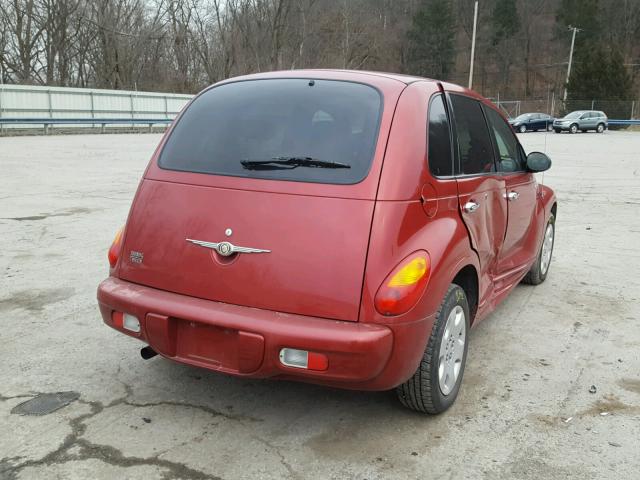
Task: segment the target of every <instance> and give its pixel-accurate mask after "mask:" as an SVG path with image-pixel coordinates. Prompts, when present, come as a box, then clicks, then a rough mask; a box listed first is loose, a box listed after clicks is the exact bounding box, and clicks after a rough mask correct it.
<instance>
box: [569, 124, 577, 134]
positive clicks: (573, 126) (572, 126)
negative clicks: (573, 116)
mask: <svg viewBox="0 0 640 480" xmlns="http://www.w3.org/2000/svg"><path fill="white" fill-rule="evenodd" d="M569 132H570V133H578V125H577V124H576V123H574V124H572V125H571V126H570V127H569Z"/></svg>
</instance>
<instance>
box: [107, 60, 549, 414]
mask: <svg viewBox="0 0 640 480" xmlns="http://www.w3.org/2000/svg"><path fill="white" fill-rule="evenodd" d="M550 165H551V161H550V160H549V158H548V157H547V156H546V155H544V154H542V153H539V152H533V153H530V154H529V155H528V156H527V155H526V154H525V152H524V150H523V149H522V147H521V146H520V144H519V142H518V140H517V139H516V137H515V135H514V134H513V132H512V131H511V128H510V127H509V124H508V123H507V122H506V121H505V119H504V118H503V116H502V115H501V114H500V113H499V112H498V111H497V110H496V108H495V107H494V106H493V105H492V104H491V103H490V102H489V101H487V100H485V99H484V98H482V97H480V96H479V95H477V94H476V93H474V92H472V91H470V90H466V89H464V88H461V87H458V86H456V85H452V84H448V83H444V82H437V81H433V80H427V79H423V78H416V77H408V76H400V75H392V74H384V73H373V72H350V71H325V70H318V71H289V72H273V73H267V74H258V75H249V76H245V77H240V78H234V79H230V80H226V81H224V82H220V83H218V84H216V85H213V86H211V87H209V88H207V89H206V90H204V91H203V92H202V93H200V94H199V95H198V96H197V97H196V98H195V99H194V100H193V101H192V102H191V103H190V104H189V105H188V106H187V107H186V108H185V109H184V111H183V112H182V113H181V115H180V116H179V117H178V118H177V119H176V121H175V122H174V124H173V126H172V128H171V129H170V130H169V131H168V132H167V133H166V135H165V136H164V138H163V140H162V141H161V143H160V145H159V147H158V148H157V150H156V152H155V154H154V155H153V157H152V159H151V162H150V163H149V166H148V168H147V170H146V172H145V174H144V177H143V179H142V181H141V183H140V186H139V187H138V191H137V193H136V195H135V199H134V201H133V205H132V207H131V211H130V213H129V218H128V220H127V224H126V226H125V227H124V229H123V230H122V231H121V232H120V233H119V234H118V235H117V236H116V239H115V241H114V243H113V245H112V246H111V248H110V250H109V262H110V264H111V269H110V276H109V278H107V279H106V280H104V281H103V282H102V283H101V284H100V286H99V288H98V302H99V305H100V311H101V313H102V317H103V319H104V322H105V323H106V324H107V325H109V326H111V327H113V328H115V329H117V330H118V331H120V332H122V333H125V334H127V335H130V336H133V337H136V338H139V339H140V340H142V341H143V342H145V343H146V344H148V346H147V347H145V348H143V349H142V355H143V357H145V358H149V357H151V356H153V355H155V354H156V352H157V353H159V354H161V355H162V356H164V357H166V358H169V359H171V360H175V361H178V362H182V363H186V364H190V365H195V366H198V367H203V368H207V369H210V370H215V371H218V372H223V373H228V374H231V375H237V376H242V377H255V378H261V377H277V378H284V379H290V380H300V381H306V382H313V383H320V384H325V385H331V386H334V387H342V388H351V389H362V390H387V389H392V388H397V392H398V394H399V397H400V400H401V402H402V403H403V404H404V405H406V406H407V407H409V408H412V409H415V410H419V411H422V412H427V413H439V412H442V411H444V410H445V409H447V408H448V407H449V406H450V405H451V404H452V403H453V402H454V400H455V398H456V395H457V394H458V390H459V388H460V383H461V380H462V374H463V371H464V365H465V359H466V353H467V347H468V343H469V329H470V327H472V326H473V325H475V324H477V323H478V322H479V321H480V320H481V319H482V318H484V317H486V316H487V314H489V313H490V312H491V311H492V310H493V309H494V308H495V307H496V305H498V303H500V302H501V301H502V300H503V299H504V298H505V297H506V296H507V295H508V294H509V292H510V291H511V290H512V289H513V288H514V287H515V286H516V285H518V283H519V282H520V281H522V280H524V281H525V282H527V283H531V284H537V283H540V282H542V281H544V279H545V277H546V275H547V272H548V269H549V263H550V260H551V253H552V250H553V240H554V221H555V215H556V208H557V207H556V199H555V196H554V194H553V191H552V190H551V189H549V188H547V187H545V186H543V185H540V184H538V183H536V180H535V177H534V172H540V171H543V170H546V169H548V168H549V167H550Z"/></svg>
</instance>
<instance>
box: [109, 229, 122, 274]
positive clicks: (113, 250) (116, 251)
mask: <svg viewBox="0 0 640 480" xmlns="http://www.w3.org/2000/svg"><path fill="white" fill-rule="evenodd" d="M123 230H124V227H121V228H120V230H118V232H117V233H116V236H115V238H114V239H113V242H112V243H111V247H109V253H108V254H107V256H108V257H109V265H111V268H114V267H115V266H116V263H118V257H119V256H120V249H121V248H122V232H123Z"/></svg>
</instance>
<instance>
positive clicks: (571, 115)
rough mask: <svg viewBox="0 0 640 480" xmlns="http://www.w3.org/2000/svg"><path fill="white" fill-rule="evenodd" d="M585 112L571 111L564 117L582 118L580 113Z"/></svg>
mask: <svg viewBox="0 0 640 480" xmlns="http://www.w3.org/2000/svg"><path fill="white" fill-rule="evenodd" d="M583 113H584V112H571V113H569V114H568V115H566V116H565V117H564V118H567V119H571V118H580V115H582V114H583Z"/></svg>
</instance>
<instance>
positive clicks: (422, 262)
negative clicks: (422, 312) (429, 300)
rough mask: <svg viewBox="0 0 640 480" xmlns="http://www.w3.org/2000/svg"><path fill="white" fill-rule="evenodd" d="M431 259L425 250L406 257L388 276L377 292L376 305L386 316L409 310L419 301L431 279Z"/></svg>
mask: <svg viewBox="0 0 640 480" xmlns="http://www.w3.org/2000/svg"><path fill="white" fill-rule="evenodd" d="M430 273H431V259H430V258H429V254H428V253H427V252H425V251H423V250H421V251H418V252H415V253H413V254H411V255H409V256H408V257H407V258H405V259H404V260H403V261H402V262H400V264H399V265H398V266H397V267H396V268H395V269H394V270H393V271H392V272H391V273H390V274H389V276H387V278H386V279H385V280H384V282H383V283H382V285H381V286H380V288H379V289H378V293H376V298H375V305H376V310H378V312H379V313H381V314H382V315H386V316H393V315H401V314H403V313H406V312H408V311H409V310H411V309H412V308H413V306H414V305H415V304H416V303H417V302H418V300H419V299H420V297H421V296H422V294H423V292H424V289H425V287H426V285H427V282H428V280H429V274H430Z"/></svg>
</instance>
